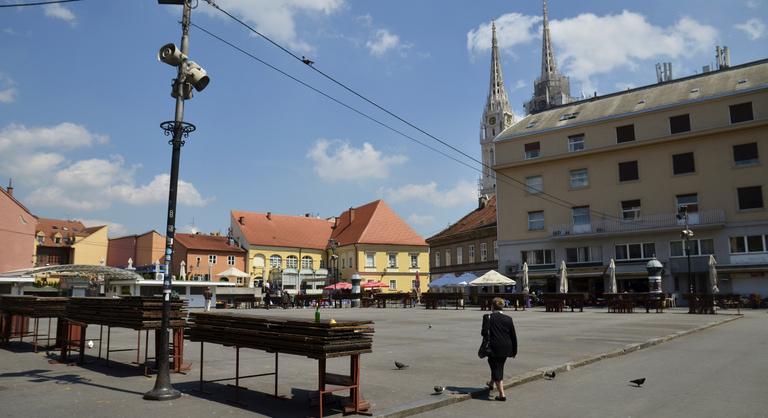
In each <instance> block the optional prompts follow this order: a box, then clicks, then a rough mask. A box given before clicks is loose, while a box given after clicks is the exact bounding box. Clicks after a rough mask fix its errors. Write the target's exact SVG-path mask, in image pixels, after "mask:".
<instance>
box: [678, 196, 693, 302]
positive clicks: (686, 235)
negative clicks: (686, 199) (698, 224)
mask: <svg viewBox="0 0 768 418" xmlns="http://www.w3.org/2000/svg"><path fill="white" fill-rule="evenodd" d="M677 219H680V220H682V221H684V222H685V229H683V230H682V232H680V237H681V238H682V239H683V242H684V243H685V256H686V258H687V259H688V288H689V290H690V292H691V295H693V294H694V292H695V291H696V283H695V282H694V281H693V271H691V243H690V240H691V238H693V231H691V230H690V228H688V206H680V208H678V210H677ZM691 297H693V296H691Z"/></svg>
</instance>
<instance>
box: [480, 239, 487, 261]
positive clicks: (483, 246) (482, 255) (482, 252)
mask: <svg viewBox="0 0 768 418" xmlns="http://www.w3.org/2000/svg"><path fill="white" fill-rule="evenodd" d="M483 261H488V246H487V245H486V244H485V243H484V242H481V243H480V262H483Z"/></svg>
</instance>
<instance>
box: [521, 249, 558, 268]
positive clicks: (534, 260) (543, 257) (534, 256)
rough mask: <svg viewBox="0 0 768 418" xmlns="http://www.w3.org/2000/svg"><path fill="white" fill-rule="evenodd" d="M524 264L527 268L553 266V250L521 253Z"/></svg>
mask: <svg viewBox="0 0 768 418" xmlns="http://www.w3.org/2000/svg"><path fill="white" fill-rule="evenodd" d="M522 258H523V262H524V263H528V265H529V266H537V265H543V264H554V261H553V260H554V258H555V257H554V250H529V251H523V252H522Z"/></svg>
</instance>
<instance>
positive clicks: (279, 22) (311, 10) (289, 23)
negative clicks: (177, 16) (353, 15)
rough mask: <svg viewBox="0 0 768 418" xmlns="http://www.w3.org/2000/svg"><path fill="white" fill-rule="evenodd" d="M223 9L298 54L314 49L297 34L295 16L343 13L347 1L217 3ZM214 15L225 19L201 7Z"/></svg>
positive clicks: (231, 0)
mask: <svg viewBox="0 0 768 418" xmlns="http://www.w3.org/2000/svg"><path fill="white" fill-rule="evenodd" d="M216 3H217V4H218V5H219V6H220V7H221V8H222V9H224V10H226V11H228V12H230V13H232V14H233V15H235V16H238V17H239V18H241V19H243V20H244V21H245V22H247V23H249V24H251V25H253V26H254V27H255V28H256V30H258V31H259V32H262V33H264V34H265V35H267V36H269V37H272V38H274V39H275V41H277V42H279V43H283V44H287V45H288V47H289V48H290V49H293V50H295V51H298V52H310V51H311V50H312V46H311V45H310V44H308V43H307V42H306V41H304V40H302V39H301V38H300V37H299V35H298V34H297V32H296V19H295V18H296V15H297V14H305V15H310V16H313V15H329V14H331V13H333V12H335V11H336V10H338V9H340V8H341V7H342V5H343V4H344V0H280V1H274V0H217V2H216ZM200 9H201V10H202V11H203V12H206V13H208V14H211V15H215V16H219V17H224V18H226V16H225V15H224V14H223V13H221V12H219V11H218V10H216V9H214V8H212V7H208V6H205V7H201V8H200Z"/></svg>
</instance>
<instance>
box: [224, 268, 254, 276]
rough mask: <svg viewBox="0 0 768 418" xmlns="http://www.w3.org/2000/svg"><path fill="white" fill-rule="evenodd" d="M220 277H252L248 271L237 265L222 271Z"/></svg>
mask: <svg viewBox="0 0 768 418" xmlns="http://www.w3.org/2000/svg"><path fill="white" fill-rule="evenodd" d="M217 276H219V277H251V276H250V275H248V273H246V272H244V271H242V270H240V269H238V268H237V267H230V268H228V269H226V270H224V271H222V272H221V273H218V274H217Z"/></svg>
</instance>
